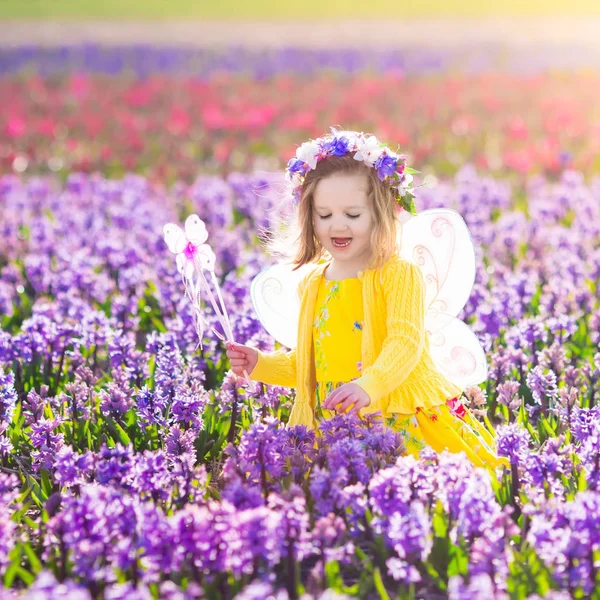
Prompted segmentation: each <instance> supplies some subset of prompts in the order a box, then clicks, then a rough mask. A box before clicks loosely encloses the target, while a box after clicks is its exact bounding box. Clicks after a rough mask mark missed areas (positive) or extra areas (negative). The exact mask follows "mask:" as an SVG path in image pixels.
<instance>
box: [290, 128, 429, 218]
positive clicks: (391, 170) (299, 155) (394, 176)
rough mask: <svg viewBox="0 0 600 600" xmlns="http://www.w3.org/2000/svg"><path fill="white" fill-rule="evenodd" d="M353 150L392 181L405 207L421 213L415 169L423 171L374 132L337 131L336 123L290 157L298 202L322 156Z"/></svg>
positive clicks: (393, 189) (295, 200) (342, 153)
mask: <svg viewBox="0 0 600 600" xmlns="http://www.w3.org/2000/svg"><path fill="white" fill-rule="evenodd" d="M351 153H354V159H355V160H362V161H363V162H364V163H365V164H366V165H368V166H369V167H373V168H374V169H376V170H377V176H378V177H379V179H380V181H385V180H386V179H388V180H389V181H390V189H391V190H392V193H393V195H394V198H395V200H396V202H397V203H398V204H399V205H400V207H401V208H403V209H405V210H407V211H408V212H409V213H411V214H412V215H416V214H417V211H416V208H415V204H414V195H413V193H412V192H413V190H414V188H413V185H412V183H413V173H419V172H420V171H416V170H415V169H411V168H409V167H407V166H406V157H405V156H399V155H398V154H396V153H395V152H392V151H391V150H390V149H389V148H388V147H387V146H385V145H383V144H382V143H381V142H380V141H379V140H378V139H377V138H376V137H375V136H374V135H369V136H366V135H365V134H364V133H362V132H360V133H359V132H357V131H336V130H335V129H334V128H333V127H332V128H331V133H330V134H327V135H324V136H322V137H320V138H317V139H316V140H310V141H308V142H304V144H302V146H300V147H299V148H298V149H297V150H296V156H295V157H294V158H292V159H290V160H289V162H288V164H287V167H286V169H285V173H286V178H287V180H288V181H289V182H290V183H291V186H292V198H293V202H294V204H296V205H297V204H299V203H300V197H301V192H302V185H303V183H304V179H305V178H306V174H307V173H308V172H309V171H310V170H311V169H316V168H317V163H318V162H319V161H320V160H323V159H324V158H327V157H329V156H344V155H346V154H351Z"/></svg>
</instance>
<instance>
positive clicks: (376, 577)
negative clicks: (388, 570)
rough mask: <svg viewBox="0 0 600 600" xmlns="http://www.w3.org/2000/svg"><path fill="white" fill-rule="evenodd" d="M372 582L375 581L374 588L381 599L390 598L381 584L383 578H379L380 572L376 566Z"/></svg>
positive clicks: (386, 599)
mask: <svg viewBox="0 0 600 600" xmlns="http://www.w3.org/2000/svg"><path fill="white" fill-rule="evenodd" d="M373 582H374V583H375V589H376V590H377V592H378V593H379V597H380V598H381V600H390V596H389V594H388V593H387V590H386V589H385V586H384V585H383V579H382V578H381V572H380V571H379V568H378V567H375V570H374V571H373Z"/></svg>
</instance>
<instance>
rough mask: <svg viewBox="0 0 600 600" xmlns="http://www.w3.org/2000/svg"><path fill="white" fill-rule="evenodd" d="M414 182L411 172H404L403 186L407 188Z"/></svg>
mask: <svg viewBox="0 0 600 600" xmlns="http://www.w3.org/2000/svg"><path fill="white" fill-rule="evenodd" d="M412 182H413V176H412V175H411V174H410V173H404V175H403V177H402V184H401V185H402V187H404V188H407V187H409V186H410V184H411V183H412Z"/></svg>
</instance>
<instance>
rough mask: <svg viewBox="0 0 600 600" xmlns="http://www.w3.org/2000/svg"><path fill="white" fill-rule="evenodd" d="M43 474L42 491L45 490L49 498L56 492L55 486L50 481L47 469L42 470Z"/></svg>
mask: <svg viewBox="0 0 600 600" xmlns="http://www.w3.org/2000/svg"><path fill="white" fill-rule="evenodd" d="M41 473H42V474H41V479H42V490H44V494H45V495H46V497H49V496H51V495H52V492H53V491H54V486H53V485H52V482H51V481H50V477H49V475H48V471H46V470H45V469H42V471H41Z"/></svg>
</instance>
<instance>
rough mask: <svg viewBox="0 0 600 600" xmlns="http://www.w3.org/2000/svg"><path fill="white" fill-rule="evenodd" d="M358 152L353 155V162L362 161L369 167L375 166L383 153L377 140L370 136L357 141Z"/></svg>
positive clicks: (383, 149)
mask: <svg viewBox="0 0 600 600" xmlns="http://www.w3.org/2000/svg"><path fill="white" fill-rule="evenodd" d="M357 145H358V152H357V153H356V154H355V155H354V159H355V160H362V161H363V162H364V163H365V164H367V165H369V167H373V166H375V163H376V162H377V159H378V158H379V157H380V156H381V155H382V154H383V153H384V152H385V148H382V147H381V144H380V142H379V140H378V139H377V138H376V137H375V136H374V135H371V136H369V137H368V138H366V139H360V138H359V139H358V140H357Z"/></svg>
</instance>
